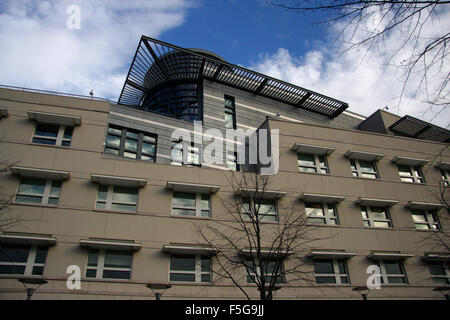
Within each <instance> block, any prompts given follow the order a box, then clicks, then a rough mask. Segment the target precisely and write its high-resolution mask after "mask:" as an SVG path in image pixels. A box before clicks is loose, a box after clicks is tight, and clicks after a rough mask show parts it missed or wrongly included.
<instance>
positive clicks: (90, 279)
mask: <svg viewBox="0 0 450 320" xmlns="http://www.w3.org/2000/svg"><path fill="white" fill-rule="evenodd" d="M81 280H82V281H86V282H106V283H111V282H115V283H129V282H132V281H131V279H105V278H102V279H96V278H86V277H83V278H81Z"/></svg>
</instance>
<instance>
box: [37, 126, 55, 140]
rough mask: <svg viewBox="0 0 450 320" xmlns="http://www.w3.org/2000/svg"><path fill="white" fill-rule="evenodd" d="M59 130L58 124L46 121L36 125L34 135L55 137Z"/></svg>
mask: <svg viewBox="0 0 450 320" xmlns="http://www.w3.org/2000/svg"><path fill="white" fill-rule="evenodd" d="M58 131H59V125H56V124H48V123H38V124H37V125H36V131H35V132H34V134H35V135H38V136H46V137H55V138H56V137H57V136H58Z"/></svg>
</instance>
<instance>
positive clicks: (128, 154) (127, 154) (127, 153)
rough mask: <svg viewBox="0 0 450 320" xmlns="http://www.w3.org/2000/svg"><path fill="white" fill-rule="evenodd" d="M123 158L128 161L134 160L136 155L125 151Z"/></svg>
mask: <svg viewBox="0 0 450 320" xmlns="http://www.w3.org/2000/svg"><path fill="white" fill-rule="evenodd" d="M123 156H124V157H125V158H130V159H136V157H137V155H136V153H132V152H127V151H125V152H124V153H123Z"/></svg>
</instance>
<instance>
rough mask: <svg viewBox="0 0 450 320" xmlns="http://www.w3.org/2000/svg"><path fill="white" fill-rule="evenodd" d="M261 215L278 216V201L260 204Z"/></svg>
mask: <svg viewBox="0 0 450 320" xmlns="http://www.w3.org/2000/svg"><path fill="white" fill-rule="evenodd" d="M258 213H259V214H276V213H277V211H276V201H275V200H261V203H260V204H259V210H258Z"/></svg>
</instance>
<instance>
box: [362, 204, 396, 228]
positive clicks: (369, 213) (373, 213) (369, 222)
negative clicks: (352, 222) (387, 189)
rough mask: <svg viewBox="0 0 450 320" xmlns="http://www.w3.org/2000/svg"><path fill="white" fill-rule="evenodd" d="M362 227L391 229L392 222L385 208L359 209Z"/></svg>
mask: <svg viewBox="0 0 450 320" xmlns="http://www.w3.org/2000/svg"><path fill="white" fill-rule="evenodd" d="M361 215H362V218H363V221H364V226H366V227H375V228H391V227H392V222H391V219H390V216H389V212H388V210H387V209H386V208H378V207H361Z"/></svg>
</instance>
